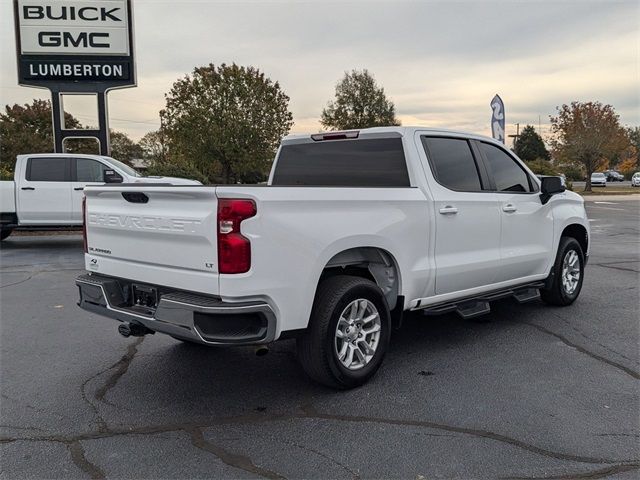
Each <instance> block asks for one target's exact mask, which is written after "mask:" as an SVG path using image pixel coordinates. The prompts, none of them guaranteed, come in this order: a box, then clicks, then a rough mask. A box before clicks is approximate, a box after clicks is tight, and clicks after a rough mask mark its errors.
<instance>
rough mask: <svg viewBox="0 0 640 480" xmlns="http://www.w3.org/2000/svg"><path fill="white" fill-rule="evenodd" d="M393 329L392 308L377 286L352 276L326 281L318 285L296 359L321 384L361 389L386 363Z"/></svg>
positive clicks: (298, 341) (337, 277)
mask: <svg viewBox="0 0 640 480" xmlns="http://www.w3.org/2000/svg"><path fill="white" fill-rule="evenodd" d="M390 325H391V322H390V314H389V307H388V305H387V302H386V300H385V298H384V295H383V294H382V291H381V290H380V288H379V287H378V286H377V285H376V284H375V283H373V282H372V281H370V280H367V279H364V278H360V277H351V276H336V277H331V278H328V279H327V280H324V281H323V282H322V283H321V284H320V286H319V287H318V292H317V293H316V298H315V300H314V303H313V310H312V312H311V318H310V320H309V327H308V328H307V331H306V332H305V333H304V335H303V336H301V337H299V338H298V340H297V349H298V359H299V360H300V363H301V365H302V368H303V369H304V371H305V372H306V373H307V375H309V376H310V377H311V378H312V379H314V380H315V381H317V382H319V383H322V384H324V385H326V386H328V387H331V388H338V389H348V388H354V387H357V386H359V385H362V384H364V383H365V382H366V381H367V380H369V379H370V378H371V377H372V376H373V375H374V374H375V373H376V371H377V370H378V368H379V367H380V365H381V364H382V360H383V358H384V355H385V353H386V350H387V346H388V344H389V336H390V333H391V328H390Z"/></svg>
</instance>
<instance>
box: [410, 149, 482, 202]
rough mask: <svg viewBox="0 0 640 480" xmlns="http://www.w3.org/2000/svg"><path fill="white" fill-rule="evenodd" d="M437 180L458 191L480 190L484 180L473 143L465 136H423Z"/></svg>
mask: <svg viewBox="0 0 640 480" xmlns="http://www.w3.org/2000/svg"><path fill="white" fill-rule="evenodd" d="M422 143H423V146H424V148H425V151H426V153H427V158H428V160H429V165H430V166H431V171H432V172H433V176H434V177H435V178H436V180H437V182H438V183H439V184H440V185H442V186H444V187H447V188H448V189H450V190H455V191H457V192H480V191H482V182H481V181H480V174H479V171H478V166H477V164H476V161H475V158H474V157H473V153H472V151H471V145H470V144H469V142H468V141H467V140H465V139H464V138H446V137H422Z"/></svg>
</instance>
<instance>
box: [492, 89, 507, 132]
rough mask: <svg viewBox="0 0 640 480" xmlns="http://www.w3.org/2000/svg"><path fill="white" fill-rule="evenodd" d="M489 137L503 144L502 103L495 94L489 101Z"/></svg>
mask: <svg viewBox="0 0 640 480" xmlns="http://www.w3.org/2000/svg"><path fill="white" fill-rule="evenodd" d="M491 110H492V111H493V114H492V115H491V136H492V137H493V138H495V139H496V140H498V141H499V142H502V143H505V134H504V103H503V102H502V99H501V98H500V95H498V94H496V96H495V97H493V100H491Z"/></svg>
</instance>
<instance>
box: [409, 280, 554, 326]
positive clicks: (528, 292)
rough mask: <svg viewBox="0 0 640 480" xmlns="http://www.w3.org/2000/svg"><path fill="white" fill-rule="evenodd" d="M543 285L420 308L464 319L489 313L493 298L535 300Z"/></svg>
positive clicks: (512, 289)
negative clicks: (455, 314) (452, 313)
mask: <svg viewBox="0 0 640 480" xmlns="http://www.w3.org/2000/svg"><path fill="white" fill-rule="evenodd" d="M544 286H545V282H537V283H532V284H528V285H523V286H521V287H517V288H510V289H507V290H499V291H496V292H491V293H484V294H482V295H478V296H475V297H468V298H463V299H460V300H455V301H452V302H445V303H439V304H436V305H428V306H425V307H423V308H422V309H421V310H422V311H423V313H424V314H425V315H442V314H443V313H450V312H456V313H457V314H458V315H460V316H461V317H462V318H464V319H465V320H466V319H469V318H475V317H479V316H481V315H486V314H487V313H490V312H491V305H490V303H489V302H492V301H494V300H500V299H503V298H508V297H513V298H515V300H516V301H517V302H518V303H526V302H531V301H533V300H537V299H538V298H540V289H541V288H543V287H544Z"/></svg>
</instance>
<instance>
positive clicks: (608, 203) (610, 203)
mask: <svg viewBox="0 0 640 480" xmlns="http://www.w3.org/2000/svg"><path fill="white" fill-rule="evenodd" d="M593 203H599V204H601V205H618V204H617V203H616V202H593Z"/></svg>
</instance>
